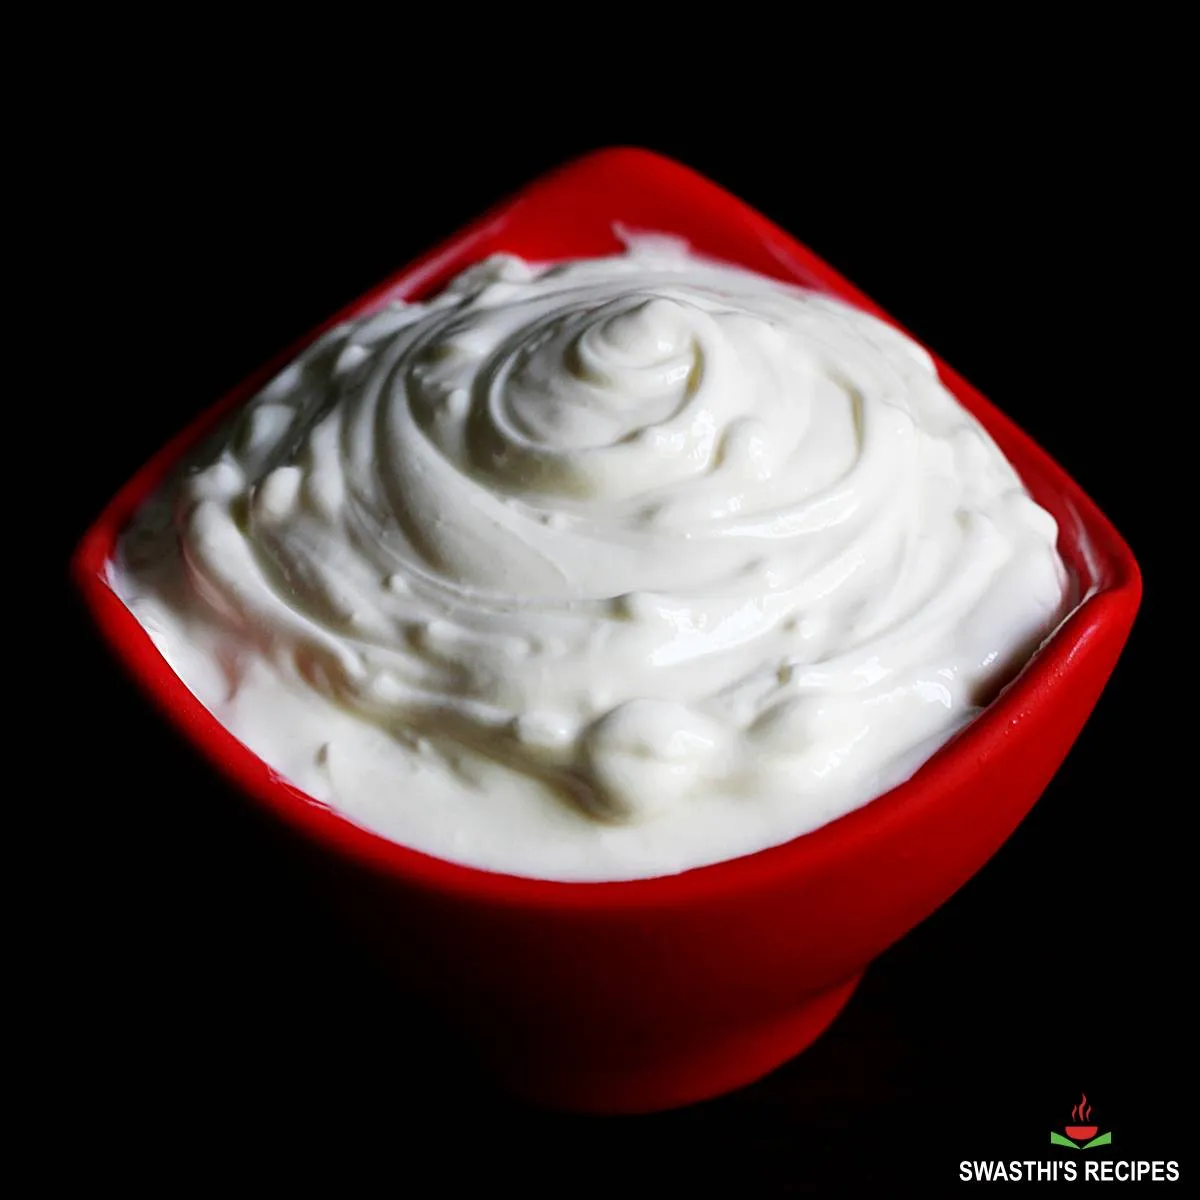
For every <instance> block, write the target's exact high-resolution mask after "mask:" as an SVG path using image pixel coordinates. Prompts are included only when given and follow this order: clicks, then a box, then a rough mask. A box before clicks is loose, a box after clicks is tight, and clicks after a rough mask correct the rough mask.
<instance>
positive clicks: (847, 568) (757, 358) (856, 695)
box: [112, 240, 1069, 879]
mask: <svg viewBox="0 0 1200 1200" xmlns="http://www.w3.org/2000/svg"><path fill="white" fill-rule="evenodd" d="M1055 539H1056V527H1055V522H1054V520H1053V518H1052V517H1050V515H1049V514H1048V513H1046V512H1045V511H1044V510H1043V509H1042V508H1040V507H1039V506H1038V505H1037V504H1036V503H1034V501H1033V500H1032V499H1031V498H1030V497H1029V495H1028V494H1027V492H1026V491H1025V489H1024V488H1023V486H1022V484H1021V482H1020V480H1019V479H1018V477H1017V475H1016V474H1015V472H1014V471H1013V469H1012V467H1011V466H1010V465H1009V464H1008V463H1007V461H1006V460H1005V459H1004V457H1003V456H1002V454H1001V453H1000V451H999V450H998V448H997V447H996V446H995V444H994V443H993V442H992V441H991V439H990V438H989V437H988V435H987V434H986V433H985V432H984V431H983V429H982V428H981V426H980V425H979V424H978V422H976V421H975V420H974V418H972V417H971V416H970V415H969V414H968V413H966V411H965V410H964V409H963V408H962V407H961V406H960V405H959V404H958V402H957V401H956V400H955V399H954V397H953V396H952V395H951V394H950V393H949V392H948V391H947V390H946V388H945V387H943V386H942V384H941V382H940V381H939V379H938V376H937V373H936V370H935V368H934V366H933V364H932V362H931V360H930V358H929V356H928V354H927V353H926V352H925V351H924V350H922V349H921V348H920V347H918V346H917V345H916V344H914V343H913V342H912V341H911V340H910V339H909V338H907V337H906V336H904V335H902V334H901V333H899V332H898V331H897V330H895V329H894V328H892V327H891V326H890V325H888V324H886V323H884V322H883V321H880V320H877V319H875V318H874V317H871V316H868V315H866V314H864V313H862V312H860V311H858V310H856V309H854V308H851V307H849V306H848V305H846V304H845V303H843V302H840V301H838V300H836V299H833V298H831V297H829V296H825V295H820V294H815V293H811V292H805V291H802V290H799V289H796V288H792V287H788V286H786V285H783V284H779V283H777V282H774V281H771V280H768V279H765V278H763V277H760V276H757V275H753V274H750V273H748V272H745V271H741V270H737V269H734V268H731V267H727V266H722V265H718V264H714V263H710V262H706V261H703V260H700V259H697V258H696V257H693V256H691V255H689V254H688V253H687V252H686V250H685V249H683V248H681V247H679V246H674V245H671V244H670V243H667V242H665V241H661V240H654V241H648V242H646V243H640V244H635V245H634V246H633V248H632V249H631V251H630V252H629V253H628V254H626V255H622V256H617V257H612V258H607V259H594V260H579V261H573V262H568V263H563V264H559V265H556V266H552V267H549V268H546V267H535V266H531V265H529V264H527V263H525V262H523V261H521V260H519V259H516V258H513V257H509V256H498V257H495V258H492V259H489V260H487V261H486V262H483V263H481V264H479V265H478V266H477V267H475V268H473V269H471V270H469V271H467V272H465V273H464V274H463V275H461V276H459V278H458V279H457V280H456V281H455V282H454V283H453V284H452V285H451V286H450V287H449V288H447V289H446V290H445V291H444V292H442V293H441V294H440V295H439V296H437V297H436V298H435V299H433V300H432V301H430V302H428V303H424V304H413V305H404V304H393V305H392V306H390V307H388V308H386V309H384V310H383V311H381V312H379V313H377V314H375V315H373V316H368V317H365V318H363V319H360V320H356V321H352V322H349V323H347V324H344V325H342V326H340V327H338V328H337V329H334V330H333V331H332V332H330V333H328V334H326V335H325V336H323V337H322V338H320V339H319V340H318V341H317V342H316V343H315V344H314V345H313V346H312V347H311V348H310V349H308V350H307V351H306V352H305V353H304V354H303V355H301V357H300V358H299V359H298V360H297V361H296V362H294V363H293V364H292V365H291V366H289V367H288V368H287V369H286V370H285V371H283V372H282V374H280V375H279V376H278V377H277V378H276V379H275V380H274V381H273V382H272V383H271V384H270V385H269V386H267V387H266V388H265V389H263V391H262V392H261V393H260V394H259V395H258V396H257V397H255V399H254V400H252V401H251V402H250V403H249V404H248V405H247V406H245V408H244V409H243V410H242V411H241V412H240V413H239V414H238V415H237V416H236V417H235V418H234V419H233V420H232V421H230V422H228V423H227V424H226V426H225V427H223V429H222V430H221V431H220V432H219V434H218V435H217V436H216V437H215V438H213V439H210V441H209V443H208V444H207V445H206V446H205V447H204V448H203V449H202V450H201V451H200V452H199V453H198V454H197V455H196V456H194V460H193V462H192V463H191V464H190V465H189V467H188V469H187V470H186V471H180V472H178V473H177V474H176V476H175V478H174V479H173V480H172V481H171V482H170V484H169V485H168V486H167V487H166V488H165V489H164V490H163V492H162V493H161V494H160V495H159V496H158V497H157V498H156V500H155V501H154V502H152V503H150V504H148V505H147V506H146V507H145V508H144V509H143V511H142V512H141V513H140V514H139V516H138V518H137V519H136V521H135V522H134V524H133V526H132V527H131V529H130V530H129V531H128V533H127V535H126V536H125V538H124V539H123V541H122V544H121V547H120V553H119V556H118V558H117V560H116V561H115V562H114V564H113V569H112V582H113V585H114V587H115V588H116V590H117V591H118V593H119V594H120V595H121V596H122V598H123V599H124V600H125V602H126V603H127V604H128V605H129V607H130V608H131V609H132V611H133V612H134V613H135V615H136V616H137V617H138V619H139V620H140V621H141V622H142V623H143V625H145V626H146V628H147V629H148V630H149V631H150V632H151V634H152V636H153V637H154V638H155V641H156V644H157V645H158V646H159V648H160V650H161V651H162V653H163V654H164V656H165V657H166V658H167V660H168V661H169V662H170V663H171V665H172V666H173V668H174V669H175V670H176V671H177V672H178V673H179V674H180V676H181V677H182V679H183V680H184V682H185V683H186V684H187V685H188V686H189V688H191V689H192V691H193V692H194V693H195V694H196V695H197V696H198V697H199V699H200V700H201V701H202V702H203V703H204V704H205V705H206V706H207V707H208V708H209V709H210V710H211V711H212V712H213V713H214V714H215V715H216V716H217V717H218V718H219V719H220V720H221V721H222V722H223V723H224V724H225V725H226V726H227V727H228V728H229V729H230V730H231V731H232V732H233V733H234V734H235V735H237V736H238V737H239V738H241V739H242V740H243V741H244V742H245V743H246V744H247V745H248V746H250V748H251V749H253V750H254V751H256V752H257V753H258V754H259V755H260V756H261V757H262V758H263V759H264V760H265V761H266V762H267V763H268V764H270V765H271V766H272V767H273V768H274V769H275V770H277V771H278V772H279V773H280V774H282V775H284V776H286V777H287V778H289V779H290V780H291V781H292V782H293V783H295V784H296V785H297V786H299V787H300V788H302V789H304V790H305V791H306V792H308V793H309V794H310V795H312V796H313V797H314V798H315V799H316V800H318V801H321V802H324V803H328V804H329V805H331V806H333V807H335V808H336V809H338V810H340V811H342V812H344V813H345V814H346V815H347V816H349V817H350V818H351V819H353V820H355V821H357V822H359V823H361V824H362V825H364V826H366V827H368V828H370V829H372V830H375V831H377V832H379V833H381V834H383V835H385V836H388V837H390V838H393V839H394V840H396V841H398V842H401V843H404V844H406V845H409V846H412V847H414V848H416V849H419V850H424V851H427V852H429V853H432V854H436V855H440V856H443V857H446V858H450V859H454V860H456V861H459V862H464V863H468V864H470V865H475V866H481V867H486V868H490V869H494V870H501V871H507V872H511V873H515V874H521V875H532V876H539V877H547V878H562V879H617V878H632V877H638V876H647V875H655V874H663V873H669V872H673V871H678V870H681V869H685V868H687V867H692V866H697V865H701V864H704V863H709V862H713V861H717V860H720V859H724V858H730V857H733V856H736V855H738V854H742V853H747V852H750V851H753V850H756V849H761V848H763V847H765V846H769V845H773V844H777V843H779V842H782V841H785V840H787V839H788V838H791V837H793V836H795V835H797V834H801V833H804V832H807V831H809V830H812V829H814V828H816V827H818V826H820V825H822V824H824V823H825V822H827V821H829V820H831V819H832V818H834V817H837V816H839V815H841V814H843V813H845V812H847V811H849V810H851V809H853V808H855V807H857V806H859V805H861V804H863V803H865V802H867V801H868V800H870V799H872V798H873V797H875V796H877V795H878V794H880V792H882V791H884V790H886V789H887V788H889V787H891V786H893V785H895V784H896V783H899V782H901V781H902V780H903V779H904V778H906V777H907V776H908V775H910V774H911V773H912V771H913V770H914V769H915V768H916V767H917V766H918V765H919V764H920V763H921V762H923V761H924V760H925V759H926V758H927V757H928V756H929V755H930V754H931V753H932V752H933V751H934V750H935V749H936V748H937V747H938V746H940V745H941V744H942V743H944V742H945V741H946V740H947V739H948V738H949V737H950V736H952V735H953V733H954V732H955V731H957V730H958V729H960V728H961V727H962V725H963V724H964V723H965V722H966V721H968V720H969V719H970V718H971V717H972V716H974V715H975V714H976V713H977V712H978V711H979V707H980V706H981V705H982V704H984V703H986V702H987V700H988V699H989V698H990V697H991V696H992V695H993V694H994V693H995V691H996V690H997V689H998V688H999V687H1000V686H1002V684H1003V683H1004V682H1006V681H1007V680H1008V679H1009V678H1011V676H1012V674H1013V673H1014V671H1015V670H1016V669H1018V668H1019V667H1020V666H1021V665H1022V664H1023V663H1024V661H1025V660H1026V659H1027V658H1028V657H1029V655H1030V654H1031V653H1032V652H1033V650H1034V649H1035V648H1036V647H1037V645H1038V644H1039V642H1040V641H1041V640H1042V639H1043V638H1044V637H1045V636H1046V634H1047V633H1048V632H1049V631H1050V630H1051V629H1052V628H1053V626H1054V625H1055V624H1056V623H1057V621H1058V620H1060V619H1061V617H1062V616H1063V613H1064V611H1065V607H1066V606H1067V604H1068V593H1069V581H1068V576H1067V572H1066V570H1065V568H1064V566H1063V564H1062V562H1061V560H1060V559H1059V557H1058V555H1057V553H1056V550H1055ZM970 802H971V801H970V797H969V796H964V797H963V803H965V804H966V803H970Z"/></svg>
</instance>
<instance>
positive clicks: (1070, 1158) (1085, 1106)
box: [958, 1094, 1179, 1183]
mask: <svg viewBox="0 0 1200 1200" xmlns="http://www.w3.org/2000/svg"><path fill="white" fill-rule="evenodd" d="M1064 1107H1066V1106H1065V1105H1064ZM1039 1124H1040V1122H1039ZM1035 1130H1036V1126H1034V1127H1031V1128H1030V1130H1029V1134H1030V1137H1033V1136H1036V1133H1035ZM1112 1140H1113V1135H1112V1133H1111V1132H1107V1133H1101V1132H1100V1126H1099V1125H1098V1124H1095V1125H1094V1124H1092V1106H1091V1105H1090V1104H1089V1103H1088V1098H1087V1095H1086V1094H1084V1095H1082V1096H1081V1097H1080V1100H1079V1103H1078V1104H1076V1105H1075V1107H1074V1108H1073V1109H1071V1120H1070V1123H1069V1124H1064V1125H1063V1133H1059V1132H1058V1131H1057V1130H1054V1131H1052V1132H1051V1134H1050V1145H1052V1146H1065V1147H1066V1148H1067V1149H1068V1150H1071V1151H1073V1152H1074V1153H1072V1154H1061V1155H1058V1156H1057V1157H1047V1158H992V1159H969V1158H965V1159H963V1160H962V1161H961V1162H959V1164H958V1178H959V1180H960V1181H961V1182H962V1183H1076V1182H1078V1183H1178V1182H1179V1160H1178V1159H1175V1158H1172V1159H1165V1158H1153V1159H1151V1158H1136V1159H1133V1158H1130V1159H1126V1158H1110V1157H1109V1156H1108V1155H1105V1154H1091V1155H1088V1156H1087V1157H1085V1158H1084V1159H1083V1160H1082V1161H1081V1160H1080V1159H1078V1158H1076V1157H1075V1154H1076V1153H1078V1152H1079V1151H1081V1150H1092V1149H1094V1148H1095V1147H1097V1146H1110V1145H1112ZM1121 1140H1122V1141H1124V1140H1125V1133H1124V1130H1123V1129H1122V1133H1121Z"/></svg>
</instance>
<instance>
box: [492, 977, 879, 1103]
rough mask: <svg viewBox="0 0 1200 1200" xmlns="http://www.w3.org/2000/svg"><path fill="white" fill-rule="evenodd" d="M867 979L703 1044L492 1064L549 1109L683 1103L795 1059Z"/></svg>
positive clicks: (514, 1088)
mask: <svg viewBox="0 0 1200 1200" xmlns="http://www.w3.org/2000/svg"><path fill="white" fill-rule="evenodd" d="M861 978H862V975H861V974H859V975H855V976H854V977H853V978H852V979H848V980H846V981H845V982H844V983H840V984H838V985H837V986H836V987H832V988H830V989H829V990H828V991H824V992H820V993H817V994H816V995H812V996H808V997H806V998H805V1000H804V1002H803V1003H802V1004H801V1005H800V1006H799V1007H797V1008H794V1009H791V1010H789V1011H788V1012H785V1013H783V1014H780V1015H778V1016H776V1017H774V1018H773V1019H771V1020H769V1021H763V1022H760V1023H759V1024H757V1025H754V1026H749V1027H747V1026H744V1025H743V1026H739V1027H737V1028H736V1029H734V1030H731V1031H729V1032H727V1033H721V1034H716V1035H711V1034H710V1035H709V1036H707V1037H705V1038H704V1039H703V1040H702V1041H696V1040H689V1041H675V1040H674V1039H672V1040H671V1042H670V1043H667V1044H664V1042H663V1041H662V1039H659V1040H658V1041H656V1042H655V1044H654V1045H653V1046H649V1047H648V1046H641V1047H638V1048H637V1049H636V1051H634V1052H632V1053H629V1056H628V1058H624V1057H623V1056H622V1054H621V1052H620V1049H619V1048H617V1047H614V1046H605V1047H603V1048H596V1049H592V1048H591V1047H579V1046H576V1047H574V1048H573V1052H571V1053H566V1054H562V1055H551V1054H547V1053H546V1049H547V1048H546V1047H545V1046H543V1047H541V1053H540V1054H537V1055H522V1056H520V1059H519V1060H517V1059H513V1058H507V1060H506V1061H503V1062H498V1061H496V1060H495V1059H494V1057H493V1061H492V1066H493V1069H494V1070H495V1071H496V1073H497V1074H498V1075H499V1076H500V1077H501V1081H502V1083H503V1084H504V1086H505V1087H506V1088H507V1090H508V1091H510V1092H513V1093H515V1094H517V1095H518V1096H520V1097H521V1098H522V1099H525V1100H528V1101H530V1102H532V1103H534V1104H538V1105H540V1106H543V1107H547V1108H554V1109H562V1110H568V1111H573V1112H581V1113H611V1114H616V1113H648V1112H659V1111H661V1110H663V1109H669V1108H680V1107H682V1106H684V1105H687V1104H695V1103H697V1102H698V1101H701V1100H709V1099H712V1098H714V1097H716V1096H721V1095H724V1094H725V1093H727V1092H732V1091H736V1090H737V1089H738V1088H741V1087H745V1086H746V1085H747V1084H749V1083H753V1082H754V1081H755V1080H757V1079H761V1078H762V1077H763V1076H764V1075H767V1074H769V1073H770V1072H771V1071H773V1070H775V1068H776V1067H779V1066H781V1065H782V1064H783V1063H785V1062H787V1060H788V1059H790V1058H794V1057H795V1056H796V1055H797V1054H799V1053H800V1051H801V1050H804V1049H805V1048H806V1047H808V1046H809V1045H810V1044H811V1043H812V1042H814V1041H816V1039H817V1038H818V1037H820V1035H821V1034H822V1033H824V1032H825V1030H826V1029H827V1028H828V1027H829V1025H830V1024H831V1023H832V1022H833V1020H834V1018H835V1017H836V1016H837V1015H838V1013H839V1012H841V1010H842V1008H843V1006H844V1005H845V1003H846V1001H847V1000H849V998H850V995H851V993H852V992H853V991H854V989H855V987H857V986H858V981H859V980H860V979H861ZM627 1049H628V1048H627ZM589 1051H590V1053H589ZM597 1051H599V1052H597Z"/></svg>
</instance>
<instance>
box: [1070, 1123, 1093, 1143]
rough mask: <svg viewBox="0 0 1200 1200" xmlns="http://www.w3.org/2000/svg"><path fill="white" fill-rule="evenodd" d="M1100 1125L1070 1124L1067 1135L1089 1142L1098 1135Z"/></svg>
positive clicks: (1075, 1139)
mask: <svg viewBox="0 0 1200 1200" xmlns="http://www.w3.org/2000/svg"><path fill="white" fill-rule="evenodd" d="M1099 1128H1100V1126H1099V1125H1068V1126H1067V1137H1069V1138H1070V1139H1071V1140H1072V1141H1075V1142H1087V1141H1090V1140H1091V1139H1092V1138H1094V1137H1095V1136H1096V1130H1097V1129H1099Z"/></svg>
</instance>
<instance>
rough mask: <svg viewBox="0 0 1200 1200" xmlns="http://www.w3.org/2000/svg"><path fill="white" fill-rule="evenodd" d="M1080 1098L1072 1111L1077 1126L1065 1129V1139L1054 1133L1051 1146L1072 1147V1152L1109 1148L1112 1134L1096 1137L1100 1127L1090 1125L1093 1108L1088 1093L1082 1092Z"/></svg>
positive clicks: (1065, 1127)
mask: <svg viewBox="0 0 1200 1200" xmlns="http://www.w3.org/2000/svg"><path fill="white" fill-rule="evenodd" d="M1079 1096H1080V1099H1079V1103H1078V1104H1076V1105H1075V1107H1074V1108H1072V1109H1071V1120H1072V1121H1074V1122H1075V1124H1074V1125H1066V1126H1064V1127H1063V1129H1064V1132H1065V1133H1066V1135H1067V1136H1066V1137H1063V1135H1062V1134H1061V1133H1052V1134H1051V1135H1050V1144H1051V1145H1052V1146H1070V1148H1071V1149H1072V1150H1090V1149H1091V1148H1092V1147H1093V1146H1107V1145H1108V1144H1109V1143H1110V1142H1111V1141H1112V1134H1111V1133H1102V1134H1100V1136H1099V1137H1097V1136H1096V1131H1097V1129H1098V1128H1099V1127H1098V1126H1096V1125H1091V1124H1089V1123H1088V1122H1090V1121H1091V1119H1092V1106H1091V1105H1090V1104H1089V1103H1088V1098H1087V1093H1086V1092H1080V1094H1079Z"/></svg>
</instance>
